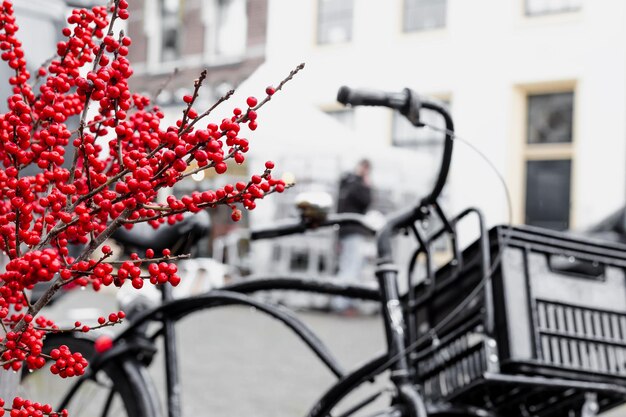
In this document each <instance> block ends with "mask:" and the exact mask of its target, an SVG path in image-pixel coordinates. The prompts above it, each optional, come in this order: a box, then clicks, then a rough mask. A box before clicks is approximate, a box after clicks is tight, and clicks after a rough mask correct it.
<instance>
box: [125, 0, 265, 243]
mask: <svg viewBox="0 0 626 417" xmlns="http://www.w3.org/2000/svg"><path fill="white" fill-rule="evenodd" d="M129 4H130V18H129V20H128V22H127V31H128V34H129V36H130V37H131V39H132V40H133V45H132V47H131V48H130V51H129V59H130V61H131V62H132V63H133V69H134V70H135V74H134V75H133V77H132V79H131V81H130V84H131V88H132V89H133V90H134V91H137V92H141V93H145V94H148V95H149V96H151V97H153V98H155V100H154V101H155V102H156V104H158V105H159V106H160V107H161V108H162V110H163V112H164V114H165V117H166V121H167V122H169V123H174V122H175V121H176V120H177V119H179V118H180V117H181V113H182V110H183V108H184V107H183V101H182V97H183V96H184V95H185V94H189V93H191V92H192V91H193V88H194V85H193V84H194V80H195V79H197V78H198V76H199V75H200V73H201V72H202V71H203V70H205V69H206V70H207V77H206V79H205V81H204V83H203V86H202V88H201V90H200V92H199V98H198V101H197V102H196V105H195V106H194V107H195V108H196V109H197V110H198V111H202V110H203V109H206V108H208V107H210V106H211V105H212V104H213V103H215V101H217V99H219V97H221V96H222V95H224V94H225V93H226V92H227V91H229V90H231V89H234V88H236V87H238V86H239V84H240V83H241V82H242V81H243V80H245V79H246V78H247V77H248V76H249V75H250V74H252V73H253V72H254V71H255V70H256V68H257V67H258V66H259V65H260V64H261V63H262V62H263V61H264V59H265V42H266V27H267V0H134V1H131V2H129ZM225 106H226V107H229V106H228V104H226V105H225ZM231 107H232V106H231ZM210 174H211V173H208V172H207V176H206V177H205V176H203V175H200V176H195V177H194V178H195V180H189V181H184V182H183V183H181V184H178V185H177V188H176V190H175V193H178V194H186V193H189V192H191V191H194V190H195V189H200V188H202V189H206V188H207V187H217V186H219V185H221V184H222V183H223V182H225V181H228V182H234V181H238V180H240V179H242V178H244V177H245V176H246V175H247V167H246V166H245V165H244V166H238V165H236V164H233V165H232V166H230V167H229V171H228V175H224V176H220V177H219V178H217V177H215V176H212V175H210ZM200 182H202V183H200ZM211 216H212V220H213V228H212V233H213V235H214V236H219V235H222V234H224V233H226V232H228V231H229V230H230V229H231V228H232V227H233V224H232V221H231V220H230V210H228V209H221V208H220V209H216V210H212V211H211ZM246 220H247V218H246ZM244 223H245V221H244ZM200 246H201V248H202V249H201V250H200V254H203V255H206V254H208V253H209V252H210V251H207V249H206V248H208V247H209V245H204V244H202V245H200Z"/></svg>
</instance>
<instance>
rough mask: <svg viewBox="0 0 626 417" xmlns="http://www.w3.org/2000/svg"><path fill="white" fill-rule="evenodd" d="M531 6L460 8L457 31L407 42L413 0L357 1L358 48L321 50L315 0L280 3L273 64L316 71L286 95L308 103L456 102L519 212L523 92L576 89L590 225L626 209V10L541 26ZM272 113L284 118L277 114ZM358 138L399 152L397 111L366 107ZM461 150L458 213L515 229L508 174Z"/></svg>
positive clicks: (489, 1) (579, 200) (577, 194)
mask: <svg viewBox="0 0 626 417" xmlns="http://www.w3.org/2000/svg"><path fill="white" fill-rule="evenodd" d="M516 3H517V5H516V6H515V7H513V6H512V4H516ZM522 7H523V2H522V0H511V1H506V2H504V1H501V0H476V1H466V0H449V1H448V19H447V24H446V28H445V29H442V30H435V31H429V32H422V33H419V32H418V33H410V34H404V33H402V28H401V25H402V20H401V18H402V14H401V13H402V1H401V0H388V1H385V2H381V1H377V0H355V11H354V13H355V17H354V31H353V38H352V41H351V42H349V43H346V44H342V45H327V46H317V45H316V44H315V23H316V20H315V16H316V12H317V10H316V2H315V1H313V0H308V1H297V2H294V1H290V0H270V4H269V24H268V45H267V63H268V66H269V67H270V68H271V69H272V71H274V72H276V74H275V77H280V76H281V75H282V74H283V73H286V72H287V71H288V70H289V69H290V68H292V67H293V66H295V64H297V63H299V62H302V61H304V62H306V64H307V67H306V69H305V70H304V71H303V73H302V74H301V75H299V76H298V78H299V80H294V82H293V83H292V85H289V86H288V88H287V89H286V91H285V93H284V94H285V95H289V96H291V97H292V99H291V100H292V103H293V102H295V99H293V97H296V98H297V99H298V100H301V101H302V104H303V105H307V106H310V105H313V106H325V105H328V104H331V103H333V102H334V97H335V95H336V91H337V89H338V87H339V86H341V85H344V84H345V85H349V86H355V87H359V86H361V87H370V88H381V89H387V90H399V89H401V88H403V87H410V88H413V89H415V90H416V91H418V92H420V93H424V94H436V95H441V94H443V95H447V96H450V98H451V100H452V108H453V115H454V118H455V121H456V125H457V133H459V134H460V135H461V136H462V137H464V138H466V139H468V140H470V141H471V142H472V143H473V144H474V145H475V146H477V147H478V148H480V149H481V150H482V151H483V152H484V153H485V154H486V155H487V156H488V157H489V158H490V159H491V160H492V161H493V162H494V163H495V164H496V165H497V167H498V169H499V170H500V171H501V172H502V173H503V174H504V175H505V177H506V179H507V182H508V183H509V186H510V188H511V191H512V193H513V199H514V203H515V204H516V213H518V214H519V213H520V212H521V209H520V208H521V204H522V202H521V198H522V196H521V192H522V188H523V187H522V186H521V183H522V180H521V173H520V169H519V168H520V167H521V155H520V154H519V141H521V140H523V137H522V136H521V134H520V129H522V128H523V123H522V122H521V121H520V119H519V118H520V116H519V115H520V112H521V111H522V110H523V108H522V107H521V106H520V105H519V103H518V102H519V97H518V96H519V94H520V93H519V90H518V89H517V86H520V85H527V84H535V83H546V82H558V81H564V80H571V81H574V82H575V84H576V102H575V106H576V108H575V119H576V120H575V131H576V133H575V139H574V140H575V145H574V147H575V157H574V158H575V160H574V165H573V173H572V181H573V187H572V188H573V191H572V204H573V206H574V207H573V210H572V216H573V217H572V225H573V226H574V227H575V228H581V227H584V226H586V225H588V224H590V223H593V222H595V221H597V220H599V219H600V218H601V217H603V216H605V215H606V214H608V213H610V212H611V211H613V210H614V209H616V208H617V207H618V206H620V205H622V204H624V198H625V194H626V168H625V166H626V164H625V163H624V162H625V158H626V140H625V139H626V118H625V117H624V116H626V86H625V82H626V47H625V46H624V45H625V41H624V40H625V39H626V25H624V22H625V21H626V2H621V1H613V0H594V1H587V2H584V5H583V9H582V10H581V11H580V12H577V13H573V14H563V15H556V16H547V17H537V18H525V17H524V16H523V9H522ZM277 71H281V72H277ZM516 100H517V101H516ZM516 103H517V104H516ZM295 110H296V109H294V111H295ZM265 113H266V116H264V117H272V116H271V108H270V107H268V109H266V111H265ZM294 114H295V113H294ZM306 129H308V130H311V129H315V126H308V125H307V126H306ZM280 133H281V132H276V131H274V132H272V134H273V136H274V137H276V136H279V135H280ZM320 133H322V134H328V132H320ZM354 133H355V135H356V136H357V137H359V138H361V140H362V142H361V146H360V147H359V149H357V150H355V151H362V150H363V151H365V149H367V148H368V147H370V146H371V147H374V146H376V145H379V144H381V143H383V144H386V143H388V141H389V140H390V135H391V117H390V114H389V112H386V111H382V110H379V109H366V108H359V109H357V112H356V123H355V132H354ZM289 134H290V135H291V136H294V135H297V132H293V131H290V132H289ZM260 135H262V134H261V133H260ZM516 141H517V142H516ZM375 144H376V145H375ZM456 150H457V152H456V155H455V160H454V167H453V170H452V174H451V179H450V187H451V188H450V189H449V193H450V194H451V196H452V205H453V206H454V208H455V209H457V210H460V209H461V208H463V207H465V206H467V205H470V204H471V205H477V206H480V207H481V208H483V209H484V210H485V211H486V214H487V216H488V219H489V220H490V223H491V224H493V223H498V222H502V221H506V219H507V216H506V210H505V202H504V197H503V196H504V194H503V192H502V190H501V187H500V185H499V183H498V181H497V179H496V177H495V176H494V175H493V174H492V173H491V172H490V170H489V168H488V167H487V166H486V165H485V164H484V163H483V162H482V161H481V160H480V158H479V157H477V156H476V155H475V154H474V153H473V152H472V151H471V150H469V149H468V148H467V147H465V146H464V145H463V144H457V146H456ZM520 218H521V216H518V218H517V221H519V220H520Z"/></svg>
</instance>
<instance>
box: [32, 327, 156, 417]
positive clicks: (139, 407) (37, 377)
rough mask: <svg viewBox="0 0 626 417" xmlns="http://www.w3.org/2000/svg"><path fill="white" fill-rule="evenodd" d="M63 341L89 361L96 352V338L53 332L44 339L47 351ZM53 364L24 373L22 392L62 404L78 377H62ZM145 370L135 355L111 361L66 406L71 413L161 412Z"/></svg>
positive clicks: (136, 415)
mask: <svg viewBox="0 0 626 417" xmlns="http://www.w3.org/2000/svg"><path fill="white" fill-rule="evenodd" d="M60 345H67V346H68V347H69V348H70V350H71V351H72V352H80V353H82V354H83V356H84V357H85V358H86V359H87V360H88V361H90V359H91V358H93V357H94V355H95V349H94V344H93V341H91V340H88V339H86V338H81V337H77V336H74V335H54V336H53V337H50V338H49V339H47V340H46V343H44V349H43V351H44V353H46V354H48V353H50V351H51V350H52V349H54V348H55V347H58V346H60ZM49 366H50V364H48V365H46V366H45V367H44V368H42V369H40V370H37V371H35V372H28V371H25V372H24V373H23V375H22V383H21V385H20V395H22V396H23V397H25V398H28V399H31V400H33V401H38V402H45V403H48V404H51V405H52V406H53V407H59V406H60V403H61V401H63V398H64V397H65V396H66V395H67V393H68V392H70V390H71V389H72V388H73V387H74V386H75V385H76V383H77V382H78V378H67V379H62V378H60V377H58V376H56V375H52V374H51V373H50V371H49ZM151 387H152V386H151V383H150V380H149V377H148V376H147V373H146V370H145V368H144V367H143V365H141V364H140V363H138V362H137V361H136V360H134V359H120V360H116V361H111V362H110V363H108V364H106V365H104V366H103V367H102V369H100V370H99V371H98V372H97V373H96V375H95V376H94V378H90V379H84V380H83V381H82V383H81V384H80V386H79V387H78V389H76V391H75V392H73V393H72V394H71V395H70V398H69V401H68V403H67V405H66V407H65V408H67V409H68V411H69V413H70V415H71V416H72V417H92V416H93V417H96V416H97V417H118V416H119V417H154V416H159V415H160V412H159V410H158V405H157V404H158V403H157V402H156V401H155V400H154V396H155V394H154V390H153V389H152V388H151Z"/></svg>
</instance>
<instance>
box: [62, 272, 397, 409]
mask: <svg viewBox="0 0 626 417" xmlns="http://www.w3.org/2000/svg"><path fill="white" fill-rule="evenodd" d="M382 273H383V274H384V275H385V276H386V278H385V282H387V283H388V284H391V285H390V286H389V290H390V294H393V293H394V287H395V281H393V277H391V276H390V275H389V274H390V273H393V271H388V270H384V271H383V272H382ZM385 285H387V284H385ZM290 289H291V290H293V289H297V290H298V291H303V292H314V293H320V294H327V295H339V296H343V297H347V298H352V299H364V300H370V301H380V299H381V292H380V291H379V290H376V289H371V288H367V287H363V286H356V285H350V286H343V285H339V284H334V283H331V282H320V281H313V280H307V279H303V278H279V279H276V278H274V279H259V280H254V281H250V282H244V283H241V284H234V285H231V286H228V287H225V288H223V289H222V290H215V291H212V292H210V293H207V294H205V295H201V296H197V297H192V298H187V299H179V300H172V301H169V302H166V303H164V304H163V305H161V306H159V307H157V308H155V309H153V310H150V311H147V312H145V313H144V314H142V315H141V316H140V317H138V318H137V319H136V320H135V321H134V322H133V323H132V324H131V325H130V326H129V327H128V328H127V329H125V330H124V332H122V333H121V334H120V335H119V336H118V337H117V338H116V341H115V343H114V345H115V346H116V347H117V348H116V349H113V350H112V351H111V352H110V353H108V354H105V355H103V356H102V357H100V358H98V359H97V360H96V361H94V362H93V363H92V364H91V367H90V368H91V372H92V373H95V372H97V370H98V369H99V368H100V367H101V366H103V365H104V364H106V362H107V361H110V360H115V359H116V358H120V357H123V356H124V355H127V354H129V352H133V353H135V352H137V351H144V352H146V353H147V354H148V355H151V354H152V353H153V352H155V351H156V343H155V342H156V339H157V338H158V337H160V336H162V337H163V339H164V351H165V352H164V353H165V355H164V356H165V358H166V359H165V360H166V362H167V361H168V359H167V358H170V360H172V358H176V348H175V342H176V337H175V332H172V331H171V329H172V328H173V325H174V324H175V322H176V321H177V320H180V319H181V318H183V317H185V316H187V315H188V314H192V313H194V312H196V311H199V310H207V309H211V308H217V307H222V306H226V305H246V306H251V307H255V308H256V309H257V311H259V312H261V313H264V314H267V315H269V316H270V317H272V318H274V319H276V320H279V321H281V322H282V323H284V324H285V325H287V327H288V328H289V329H291V330H292V331H293V332H294V333H295V334H296V335H297V336H298V337H299V338H300V339H301V340H302V341H303V342H304V343H305V344H306V345H307V346H308V347H309V348H310V349H311V350H312V351H313V352H314V353H315V355H316V356H317V357H318V358H319V359H320V360H321V362H322V363H323V364H324V365H325V366H326V367H327V368H328V369H329V370H330V371H331V372H332V373H333V374H334V375H335V376H336V377H337V378H338V382H337V383H336V384H334V385H333V386H331V387H330V388H329V389H328V390H327V391H326V393H325V394H324V395H322V396H321V397H320V399H319V400H318V401H317V403H316V404H315V405H313V407H311V409H310V411H309V413H308V414H307V416H308V417H324V416H327V415H328V413H329V412H330V410H331V409H332V408H333V407H334V406H335V405H336V404H337V403H338V402H339V401H340V400H341V399H342V398H344V397H345V396H346V395H347V394H349V393H350V392H352V391H353V390H354V389H355V388H356V387H358V386H359V385H361V384H362V383H364V382H366V381H368V380H370V379H372V378H374V377H376V376H377V375H379V374H381V373H383V372H385V371H387V370H391V371H392V373H394V375H392V379H395V380H396V381H397V382H398V385H400V386H402V385H401V384H403V383H408V382H409V380H408V373H402V372H399V370H401V368H400V366H406V363H404V364H402V363H403V362H402V360H400V361H397V360H390V359H393V358H394V356H395V355H396V354H397V353H398V351H397V348H396V349H395V350H392V349H388V350H387V351H386V352H385V353H383V354H381V355H379V356H377V357H375V358H374V359H372V360H370V361H369V362H367V363H366V364H364V365H362V366H361V367H360V368H358V369H356V370H354V371H352V372H349V373H347V372H346V371H345V370H343V368H342V367H341V366H340V365H339V363H338V362H337V360H336V359H335V358H334V357H333V356H332V354H331V353H330V350H329V349H328V348H327V347H326V346H325V345H324V344H323V342H322V341H321V340H319V339H318V338H317V336H316V335H315V334H314V333H313V332H311V331H310V330H309V329H308V327H307V326H306V325H305V324H304V323H303V322H302V321H300V320H299V319H298V318H297V317H296V316H295V315H292V314H291V313H289V312H287V311H285V310H284V309H279V308H276V307H274V306H272V305H270V304H267V303H263V302H260V301H258V300H255V299H254V298H251V297H250V296H249V295H250V294H252V293H255V292H259V291H266V290H290ZM395 294H396V296H395V297H394V296H392V295H389V299H388V300H387V304H388V305H392V306H395V305H399V303H400V300H399V298H398V297H397V292H395ZM397 314H398V312H397V311H395V310H394V311H391V314H389V320H390V321H391V323H390V326H389V329H390V332H391V333H388V339H389V338H391V340H392V342H391V343H389V344H388V347H393V346H395V345H394V343H397V342H398V339H396V338H404V337H405V336H404V332H403V330H402V328H401V327H398V326H397V324H398V322H397V320H398V316H397ZM400 314H402V313H401V312H400ZM149 322H161V323H163V327H162V328H161V329H159V330H158V331H156V332H155V333H154V334H152V335H147V334H145V328H146V326H145V324H146V323H149ZM172 347H173V349H172ZM404 360H405V359H404ZM398 363H400V364H401V365H400V366H398V365H397V364H398ZM175 366H176V361H175V360H173V361H172V362H170V363H169V365H168V364H166V377H167V378H166V384H167V392H168V396H169V395H170V393H178V392H179V391H180V381H179V379H178V372H177V369H176V368H175ZM80 383H81V381H80V380H79V381H78V382H77V384H80ZM403 389H404V388H403ZM69 399H70V398H69V397H66V398H65V400H64V401H63V404H62V405H63V406H65V405H66V404H67V402H68V401H69ZM167 406H168V410H167V411H168V416H169V417H179V416H180V415H181V404H180V401H179V400H178V397H176V398H174V399H168V402H167Z"/></svg>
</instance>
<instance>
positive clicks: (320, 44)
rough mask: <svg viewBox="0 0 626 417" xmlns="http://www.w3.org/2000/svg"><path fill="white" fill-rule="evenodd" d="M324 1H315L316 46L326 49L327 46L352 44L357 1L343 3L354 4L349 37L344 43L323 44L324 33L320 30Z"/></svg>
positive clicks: (325, 42) (350, 0)
mask: <svg viewBox="0 0 626 417" xmlns="http://www.w3.org/2000/svg"><path fill="white" fill-rule="evenodd" d="M323 1H324V0H316V1H315V7H316V9H315V13H314V16H315V24H314V28H315V34H314V43H315V45H316V46H318V47H326V46H331V45H343V44H347V43H351V42H352V41H353V40H354V23H355V19H354V11H355V8H356V2H355V0H343V1H349V2H350V3H351V4H352V15H351V16H350V30H349V32H348V37H347V39H345V40H342V41H336V42H331V41H324V42H322V41H321V40H320V39H321V38H320V37H321V34H322V31H321V30H320V23H321V19H320V17H321V10H322V6H321V3H322V2H323Z"/></svg>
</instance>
